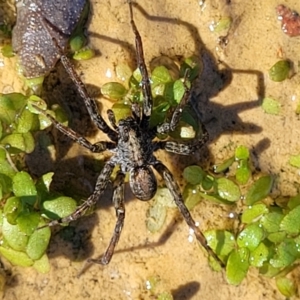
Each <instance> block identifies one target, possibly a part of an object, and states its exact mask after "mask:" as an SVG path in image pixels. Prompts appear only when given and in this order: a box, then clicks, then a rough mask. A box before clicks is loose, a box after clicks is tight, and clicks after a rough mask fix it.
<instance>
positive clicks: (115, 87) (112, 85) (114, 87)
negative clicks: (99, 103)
mask: <svg viewBox="0 0 300 300" xmlns="http://www.w3.org/2000/svg"><path fill="white" fill-rule="evenodd" d="M101 93H102V95H103V96H106V97H108V98H109V99H121V98H123V97H124V96H125V95H126V94H127V90H126V88H125V86H124V85H123V84H121V83H119V82H108V83H105V84H104V85H103V86H102V87H101Z"/></svg>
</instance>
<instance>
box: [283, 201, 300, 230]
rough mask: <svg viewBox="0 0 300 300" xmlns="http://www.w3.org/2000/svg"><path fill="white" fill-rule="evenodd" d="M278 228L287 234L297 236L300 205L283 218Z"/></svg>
mask: <svg viewBox="0 0 300 300" xmlns="http://www.w3.org/2000/svg"><path fill="white" fill-rule="evenodd" d="M280 228H281V230H284V231H286V232H287V233H288V234H298V233H299V232H300V205H299V206H296V207H295V208H294V209H292V210H291V211H290V212H289V213H287V214H286V215H285V216H284V218H283V219H282V221H281V223H280Z"/></svg>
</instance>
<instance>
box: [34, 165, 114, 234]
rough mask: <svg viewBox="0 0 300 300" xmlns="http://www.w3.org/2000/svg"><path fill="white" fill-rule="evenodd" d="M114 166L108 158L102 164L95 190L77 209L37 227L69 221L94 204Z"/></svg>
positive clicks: (77, 217)
mask: <svg viewBox="0 0 300 300" xmlns="http://www.w3.org/2000/svg"><path fill="white" fill-rule="evenodd" d="M114 167H115V164H114V163H112V162H111V161H110V160H109V161H108V162H107V163H106V164H105V165H104V167H103V169H102V171H101V173H100V175H99V176H98V179H97V182H96V185H95V190H94V192H93V194H92V195H91V196H90V197H89V198H88V199H87V200H85V201H84V202H83V203H82V204H81V205H80V206H78V207H77V209H76V210H75V211H74V212H73V213H72V214H70V215H69V216H66V217H63V218H61V219H58V220H53V221H51V222H49V223H48V224H47V225H45V226H42V227H39V228H38V229H42V228H44V227H48V226H49V227H52V226H55V225H60V224H64V223H70V222H71V221H75V220H77V219H79V218H80V217H82V216H83V215H84V213H85V212H86V211H87V210H88V209H89V208H90V207H92V206H94V205H95V204H96V202H97V201H98V200H99V197H100V196H101V194H102V193H103V192H104V190H105V189H106V187H107V184H108V182H109V177H110V175H111V173H112V171H113V169H114Z"/></svg>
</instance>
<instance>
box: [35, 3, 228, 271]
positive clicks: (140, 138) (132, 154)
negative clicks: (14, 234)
mask: <svg viewBox="0 0 300 300" xmlns="http://www.w3.org/2000/svg"><path fill="white" fill-rule="evenodd" d="M128 3H129V11H130V23H131V27H132V30H133V33H134V35H135V44H136V53H137V64H138V68H139V70H140V72H141V75H142V81H141V88H142V95H143V104H142V107H140V106H138V105H135V104H132V107H131V109H132V115H131V116H130V117H127V118H126V119H121V120H120V121H119V122H118V124H117V123H116V119H115V116H114V113H113V111H112V110H108V111H107V114H108V120H109V123H110V126H109V125H108V124H107V123H106V122H105V120H104V119H103V118H102V117H101V115H100V114H98V109H97V104H96V102H95V100H93V99H92V98H90V97H89V95H88V93H87V90H86V87H85V85H84V84H83V82H82V81H81V79H80V78H79V76H78V75H77V73H76V72H75V70H74V68H73V66H72V64H71V62H70V61H69V59H68V58H67V57H66V56H65V55H64V54H63V52H62V51H60V55H61V61H62V63H63V65H64V67H65V69H66V71H67V72H68V74H69V76H70V77H71V79H72V80H73V82H74V84H75V85H76V88H77V90H78V92H79V93H80V95H81V97H82V98H83V100H84V103H85V105H86V108H87V110H88V113H89V115H90V117H91V119H92V121H93V122H94V123H95V125H96V126H97V127H98V128H99V129H100V130H101V131H102V132H104V133H105V134H106V135H107V136H108V138H109V139H110V140H111V141H101V142H97V143H95V144H92V143H90V142H89V141H88V140H87V139H86V138H84V137H82V136H80V135H79V134H78V133H76V132H75V131H73V130H72V129H70V128H68V127H66V126H64V125H62V124H60V123H59V122H57V121H56V120H55V119H54V118H53V117H52V116H50V115H49V114H46V113H45V112H43V111H42V110H41V109H39V108H37V107H36V108H37V109H38V110H39V111H40V112H41V113H44V114H45V115H46V116H47V117H48V118H49V119H50V120H51V121H52V123H53V125H54V126H55V127H56V128H57V129H58V130H59V131H61V132H62V133H63V134H65V135H66V136H68V137H69V138H70V139H71V140H73V141H75V142H77V143H79V144H80V145H82V146H83V147H85V148H87V149H89V150H90V151H92V152H94V153H100V152H103V151H105V150H108V151H110V152H111V153H112V156H111V158H110V159H109V160H108V161H107V162H106V163H105V165H104V167H103V169H102V171H101V173H100V175H99V176H98V178H97V181H96V185H95V189H94V192H93V194H92V195H91V196H89V197H88V199H87V200H86V201H85V202H83V204H82V205H80V206H79V207H78V208H77V209H76V210H75V211H74V212H73V213H72V214H71V215H69V216H66V217H64V218H61V219H58V220H53V221H51V222H49V223H48V225H46V226H55V225H59V224H62V223H69V222H71V221H74V220H77V219H78V218H80V217H81V216H83V215H84V213H85V212H86V211H87V210H88V209H89V208H90V207H92V206H94V205H95V204H96V202H97V201H98V199H99V198H100V196H101V195H102V194H103V192H104V191H105V189H106V187H107V185H108V183H109V181H110V176H111V174H112V172H113V170H114V168H115V167H116V166H119V167H120V170H119V171H118V173H117V175H116V178H115V181H114V183H113V196H112V202H113V205H114V208H115V211H116V217H117V221H116V224H115V228H114V232H113V235H112V237H111V240H110V243H109V245H108V247H107V250H106V251H105V253H104V255H103V256H102V257H101V258H100V259H89V260H88V261H89V262H94V263H99V264H102V265H106V264H108V263H109V262H110V260H111V258H112V256H113V253H114V249H115V247H116V245H117V243H118V241H119V238H120V235H121V231H122V228H123V224H124V219H125V206H124V179H125V174H126V173H127V172H128V173H129V185H130V188H131V190H132V192H133V194H134V196H135V197H136V198H137V199H139V200H142V201H148V200H150V199H151V198H152V197H153V196H154V195H155V193H156V190H157V181H156V177H155V175H154V172H153V169H154V170H156V172H157V173H158V174H160V176H161V177H162V178H163V179H164V181H165V184H166V186H167V188H168V189H169V190H170V192H171V195H172V196H173V198H174V201H175V203H176V205H177V207H178V209H179V211H180V213H181V215H182V216H183V218H184V220H185V221H186V223H187V225H188V226H189V227H190V228H191V229H192V230H193V231H194V234H195V236H196V238H197V240H198V241H199V242H200V244H201V245H202V246H203V247H204V248H205V249H206V250H207V252H208V254H209V255H211V256H212V257H213V258H214V259H215V260H216V261H218V262H219V263H220V264H221V265H222V266H223V262H222V261H221V260H220V259H219V258H218V256H217V255H216V254H215V253H214V251H213V250H212V249H211V248H210V246H209V245H208V243H207V240H206V238H205V236H204V235H203V233H202V232H201V231H200V229H199V228H198V227H197V226H196V224H195V221H194V219H193V218H192V216H191V214H190V212H189V210H188V209H187V207H186V206H185V204H184V201H183V197H182V194H181V191H180V188H179V186H178V184H177V183H176V181H175V180H174V177H173V175H172V174H171V172H170V171H169V170H168V168H167V167H166V166H165V165H164V164H163V163H162V162H161V161H159V160H157V158H156V157H155V156H154V152H155V151H157V150H159V149H164V150H166V151H168V152H173V153H177V154H181V155H190V154H192V153H194V152H195V151H196V150H198V149H200V148H201V147H202V146H203V145H204V144H205V143H206V141H207V140H208V133H207V131H206V130H205V129H204V127H203V135H202V138H201V139H198V140H196V141H193V142H192V143H191V142H190V143H179V142H175V141H169V140H163V141H153V140H154V138H155V137H156V134H157V133H164V134H167V133H169V132H171V131H173V130H174V129H175V127H176V125H177V124H178V123H179V120H180V117H181V114H182V111H183V108H184V106H185V105H186V104H187V102H188V100H189V98H190V89H189V88H188V87H187V85H186V79H187V76H188V75H187V74H186V75H185V78H184V86H185V92H184V95H183V97H182V99H181V101H180V103H179V105H178V106H177V107H176V109H175V110H174V112H173V113H172V116H171V118H170V122H164V123H162V124H161V125H158V126H155V127H153V128H151V127H150V125H149V120H150V117H151V113H152V108H153V99H152V94H151V86H150V79H149V75H148V71H147V68H146V64H145V59H144V53H143V45H142V39H141V36H140V34H139V31H138V29H137V27H136V24H135V22H134V19H133V10H132V3H131V1H128ZM47 26H49V24H47ZM54 42H55V40H54ZM56 45H57V43H56ZM57 47H58V45H57Z"/></svg>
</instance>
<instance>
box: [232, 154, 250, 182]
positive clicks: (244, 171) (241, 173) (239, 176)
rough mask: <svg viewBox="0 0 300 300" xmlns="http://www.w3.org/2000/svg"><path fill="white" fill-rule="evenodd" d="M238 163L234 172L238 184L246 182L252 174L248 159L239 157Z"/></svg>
mask: <svg viewBox="0 0 300 300" xmlns="http://www.w3.org/2000/svg"><path fill="white" fill-rule="evenodd" d="M238 164H239V165H238V169H237V170H236V172H235V178H236V180H237V182H238V183H239V184H246V183H247V182H248V180H249V179H250V177H251V175H252V172H251V170H250V168H249V163H248V160H243V159H241V160H240V161H239V163H238Z"/></svg>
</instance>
